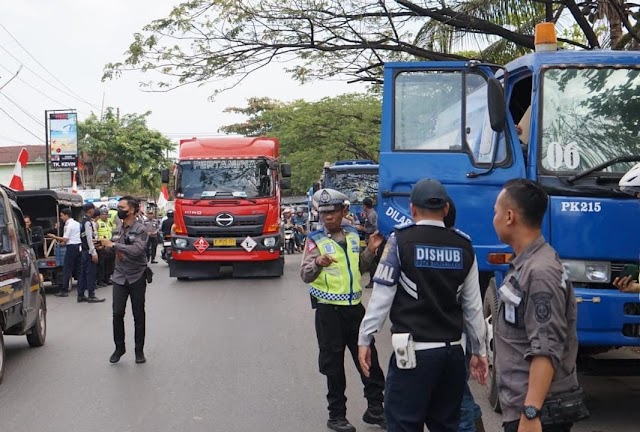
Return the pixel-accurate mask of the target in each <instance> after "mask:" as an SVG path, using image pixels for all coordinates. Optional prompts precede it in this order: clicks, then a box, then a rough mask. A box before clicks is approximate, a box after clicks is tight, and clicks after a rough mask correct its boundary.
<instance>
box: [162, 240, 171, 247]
mask: <svg viewBox="0 0 640 432" xmlns="http://www.w3.org/2000/svg"><path fill="white" fill-rule="evenodd" d="M162 246H164V247H167V246H171V242H170V241H168V242H164V243H162Z"/></svg>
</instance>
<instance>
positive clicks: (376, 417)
mask: <svg viewBox="0 0 640 432" xmlns="http://www.w3.org/2000/svg"><path fill="white" fill-rule="evenodd" d="M362 421H363V422H365V423H368V424H373V425H378V426H380V427H381V428H382V429H386V428H387V421H386V419H385V418H384V410H383V409H382V407H380V408H371V407H369V408H367V410H366V411H365V412H364V414H363V416H362Z"/></svg>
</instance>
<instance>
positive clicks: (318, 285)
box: [300, 189, 386, 432]
mask: <svg viewBox="0 0 640 432" xmlns="http://www.w3.org/2000/svg"><path fill="white" fill-rule="evenodd" d="M346 199H347V196H346V195H344V194H343V193H341V192H338V191H336V190H333V189H321V190H319V191H317V192H316V193H315V194H314V200H315V202H317V203H318V204H317V205H318V212H319V214H320V218H321V220H322V226H323V228H322V229H321V230H318V231H314V232H311V233H309V235H308V237H307V241H306V246H305V249H304V255H303V258H302V264H301V268H300V276H301V277H302V280H303V281H304V282H305V283H308V284H309V285H310V287H309V293H310V294H311V300H312V301H311V303H312V307H313V308H314V309H315V310H316V314H315V327H316V336H317V338H318V346H319V350H320V354H319V359H318V363H319V367H320V373H321V374H323V375H325V376H326V377H327V387H328V393H327V400H328V403H329V406H328V409H329V420H328V421H327V427H328V428H329V429H332V430H334V431H337V432H353V431H355V430H356V429H355V428H354V427H353V426H352V425H351V423H349V421H348V420H347V418H346V415H347V405H346V403H347V398H346V396H345V394H344V392H345V390H346V385H347V383H346V378H345V370H344V353H345V347H346V348H348V349H349V351H350V352H351V357H352V358H353V361H354V363H355V365H356V368H357V369H358V372H359V373H360V377H361V380H362V383H363V384H364V395H365V398H366V399H367V403H368V408H367V410H366V411H365V413H364V415H363V417H362V420H363V421H364V422H365V423H369V424H375V425H379V426H381V427H383V428H384V427H385V426H386V424H385V420H384V410H383V399H384V396H383V390H384V374H383V372H382V369H380V365H379V364H378V354H377V351H376V349H375V345H374V343H373V341H372V343H371V361H372V363H371V368H370V370H369V374H368V375H367V376H365V375H364V374H363V372H362V369H361V368H360V365H359V364H358V360H357V358H358V357H357V356H358V327H359V326H360V321H361V320H362V317H363V316H364V313H365V309H364V306H363V305H362V303H361V297H362V288H361V285H360V274H361V272H362V271H363V270H366V269H368V268H369V266H370V265H371V262H372V261H373V252H374V251H375V249H376V248H377V247H378V246H379V245H380V243H381V242H382V237H381V236H380V235H379V234H378V233H372V235H371V236H370V238H369V245H368V246H367V248H366V249H364V250H363V251H362V252H360V239H359V237H358V232H357V231H356V229H355V228H354V227H351V226H346V225H342V224H341V222H342V219H343V218H344V216H345V213H346V208H345V206H344V201H345V200H346Z"/></svg>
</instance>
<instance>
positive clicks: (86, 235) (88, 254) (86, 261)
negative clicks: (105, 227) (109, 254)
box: [76, 203, 104, 303]
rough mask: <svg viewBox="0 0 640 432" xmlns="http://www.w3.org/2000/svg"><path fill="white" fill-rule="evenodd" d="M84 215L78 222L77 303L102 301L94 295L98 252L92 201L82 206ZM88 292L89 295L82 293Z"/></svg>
mask: <svg viewBox="0 0 640 432" xmlns="http://www.w3.org/2000/svg"><path fill="white" fill-rule="evenodd" d="M82 209H83V210H84V216H83V218H82V223H81V224H80V244H81V249H80V272H79V276H78V285H77V287H76V288H77V290H78V303H81V302H87V303H102V302H103V301H104V299H103V298H98V297H96V272H97V264H98V252H97V251H96V247H95V244H94V241H95V237H94V233H95V229H94V227H93V213H94V212H95V210H96V208H95V206H94V205H93V204H92V203H87V204H85V205H84V206H82ZM85 292H88V293H89V297H86V296H85V295H84V293H85Z"/></svg>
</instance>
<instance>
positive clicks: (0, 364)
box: [0, 329, 4, 383]
mask: <svg viewBox="0 0 640 432" xmlns="http://www.w3.org/2000/svg"><path fill="white" fill-rule="evenodd" d="M3 376H4V337H3V335H2V329H0V383H2V377H3Z"/></svg>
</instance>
